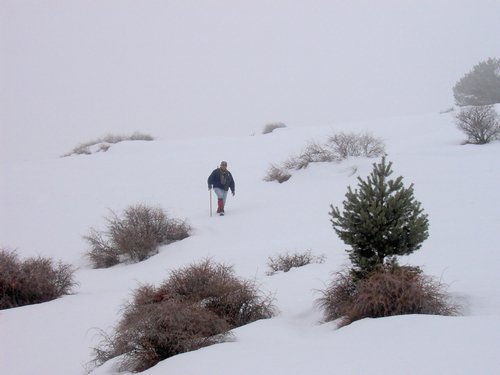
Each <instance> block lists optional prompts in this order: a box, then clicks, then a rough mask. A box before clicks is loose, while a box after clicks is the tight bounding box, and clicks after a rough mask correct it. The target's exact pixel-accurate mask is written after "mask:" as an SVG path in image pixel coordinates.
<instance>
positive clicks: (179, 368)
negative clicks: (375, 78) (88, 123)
mask: <svg viewBox="0 0 500 375" xmlns="http://www.w3.org/2000/svg"><path fill="white" fill-rule="evenodd" d="M367 130H369V131H370V132H372V134H373V135H374V136H376V137H380V138H382V139H383V140H384V142H385V144H386V151H387V153H388V160H390V161H392V162H393V170H394V174H395V175H396V176H399V175H402V176H403V177H404V183H405V185H409V184H410V183H414V184H415V197H416V199H417V200H419V201H420V202H422V206H423V208H424V210H425V212H426V213H427V214H428V215H429V220H430V231H429V232H430V237H429V239H428V240H427V241H425V242H424V244H423V247H422V248H421V249H420V250H418V251H417V252H416V253H414V254H413V255H412V256H409V257H406V258H405V259H402V260H401V262H402V263H409V264H412V265H419V266H422V267H423V268H424V270H425V272H426V273H427V274H430V275H433V276H436V277H438V278H441V280H442V281H443V282H444V283H446V284H449V286H450V287H449V291H450V292H451V293H452V295H453V296H454V298H455V299H456V300H457V301H458V302H459V303H460V304H461V305H462V306H463V312H462V315H461V316H459V317H439V316H416V315H408V316H400V317H391V318H383V319H365V320H362V321H359V322H355V323H353V324H351V325H349V326H346V327H344V328H341V329H337V328H336V326H335V325H334V324H333V323H328V324H322V323H321V319H322V316H321V312H320V311H319V310H317V309H316V308H315V307H314V301H315V300H316V299H317V298H318V297H319V294H318V292H317V290H318V289H323V288H324V287H325V284H326V283H327V282H328V281H329V280H330V278H331V274H332V273H333V272H335V271H338V270H339V269H340V268H341V267H342V266H343V265H345V264H346V263H347V256H346V253H345V251H344V249H345V247H346V246H345V245H344V244H343V243H342V242H341V241H340V240H339V239H338V238H337V237H336V235H335V233H334V231H333V229H332V228H331V224H330V222H329V216H328V211H329V206H330V204H333V205H335V206H340V205H341V204H342V201H343V199H344V194H345V192H346V189H347V186H349V185H350V186H353V187H354V186H355V185H356V178H357V176H361V177H363V178H364V177H365V176H367V175H368V174H369V173H370V171H371V168H372V163H374V162H376V161H378V160H377V159H365V158H355V159H348V160H346V161H344V162H342V163H340V164H334V163H330V164H327V163H318V164H313V165H311V166H310V167H309V168H307V169H305V170H301V171H297V172H294V173H293V176H292V178H291V179H290V180H289V181H288V182H285V183H283V184H278V183H271V182H264V181H263V177H264V175H265V174H266V172H267V169H268V167H269V165H270V164H271V163H273V162H274V163H279V162H282V161H284V160H285V159H287V158H288V157H289V156H291V155H292V154H296V153H298V152H300V151H301V149H302V148H303V147H304V146H305V145H306V144H307V143H308V142H309V141H311V140H318V141H324V140H325V139H326V137H327V136H329V135H331V134H332V133H334V132H338V131H367ZM463 139H464V136H463V134H461V133H460V132H459V131H458V130H457V129H456V127H455V125H454V122H453V118H452V114H428V115H422V116H413V117H399V118H388V119H385V120H373V121H367V122H358V123H344V124H341V125H338V126H337V127H335V128H333V127H309V128H300V127H287V128H284V129H278V130H275V131H274V132H273V133H271V134H267V135H261V134H257V135H255V136H239V137H223V136H218V137H206V138H198V139H190V140H177V141H176V140H168V139H159V140H156V141H153V142H141V141H137V142H123V143H119V144H116V145H113V146H112V147H111V148H110V149H109V151H107V152H102V153H96V154H93V155H88V156H71V157H66V158H58V157H53V158H46V159H43V160H40V159H33V160H28V161H24V162H14V163H2V164H0V168H1V169H0V180H1V184H0V206H1V212H0V246H2V247H4V248H11V249H17V251H18V253H19V254H20V255H21V256H22V257H27V256H32V255H37V254H40V255H42V256H48V257H53V258H55V259H61V260H63V261H64V262H69V263H71V264H73V265H75V266H77V267H78V271H77V273H76V278H77V281H78V282H79V287H77V288H76V289H75V293H74V294H73V295H69V296H64V297H62V298H60V299H58V300H55V301H52V302H48V303H43V304H39V305H32V306H26V307H21V308H15V309H9V310H2V311H0V373H1V374H5V375H33V374H46V375H68V374H75V375H78V374H84V373H85V368H84V367H85V365H86V363H87V362H89V361H90V360H91V348H92V347H95V346H96V345H97V343H98V341H99V336H98V330H99V329H103V330H106V331H108V332H109V331H110V330H111V328H112V327H113V326H114V325H115V324H116V323H117V321H118V319H119V316H120V311H121V310H120V309H121V307H122V306H123V304H124V303H125V302H126V301H127V300H128V299H129V298H130V296H131V293H132V291H133V290H134V289H135V288H136V287H137V286H138V285H139V284H141V283H154V284H159V283H160V282H161V281H163V280H164V279H165V278H166V277H167V276H168V272H169V270H172V269H177V268H179V267H181V266H184V265H187V264H190V263H192V262H194V261H199V260H201V259H203V258H207V257H210V258H212V259H214V260H216V261H221V262H225V263H228V264H232V265H234V269H235V273H236V274H237V275H238V276H240V277H244V278H249V279H254V280H256V282H257V283H258V285H259V286H260V287H261V289H262V290H263V291H265V292H269V293H272V294H274V296H275V303H276V306H277V307H278V309H279V310H280V313H279V314H278V315H277V316H276V317H275V318H272V319H268V320H262V321H258V322H255V323H253V324H250V325H247V326H244V327H241V328H238V329H236V330H235V331H234V340H233V341H230V342H226V343H223V344H219V345H215V346H212V347H208V348H205V349H201V350H198V351H195V352H191V353H186V354H182V355H179V356H176V357H172V358H170V359H168V360H165V361H163V362H161V363H159V364H158V365H157V366H155V367H153V368H151V369H150V370H147V371H146V372H144V374H146V375H156V374H158V375H159V374H182V375H198V374H202V373H203V374H208V375H211V374H213V375H216V374H217V375H221V374H227V375H230V374H231V375H234V374H248V375H250V374H273V375H278V374H279V375H281V374H283V375H285V374H286V375H291V374H318V375H330V374H339V375H342V374H345V375H347V374H374V375H382V374H384V375H386V374H415V375H417V374H419V375H420V374H426V375H442V374H454V375H457V374H458V375H460V374H462V375H471V374H482V375H494V374H498V373H499V371H500V356H499V352H498V348H500V276H499V272H498V270H499V268H500V253H499V251H498V244H497V243H498V242H497V236H498V230H499V225H500V221H499V216H498V213H499V212H500V199H499V197H498V193H497V191H498V187H499V184H500V168H499V160H500V158H499V155H500V143H499V142H495V143H493V144H489V145H485V146H473V145H467V146H463V145H460V143H461V142H462V140H463ZM82 141H84V140H82ZM221 160H227V161H228V164H229V166H228V168H229V170H230V171H231V172H232V174H233V176H234V178H235V180H236V196H235V197H231V196H230V197H228V202H227V208H226V216H225V217H218V216H213V217H210V216H209V198H210V195H209V192H208V191H207V187H206V179H207V177H208V175H209V173H210V172H211V171H212V170H213V169H214V168H215V167H216V166H217V165H218V163H219V162H220V161H221ZM353 172H354V173H353ZM137 203H146V204H152V205H161V206H162V207H163V208H164V209H165V210H166V211H167V212H168V213H170V214H171V215H172V216H175V217H181V218H186V219H187V220H188V221H189V223H190V224H191V226H192V227H193V234H192V236H191V237H189V238H187V239H185V240H183V241H180V242H176V243H174V244H171V245H168V246H164V247H162V248H161V249H160V252H159V254H158V255H156V256H153V257H151V258H150V259H148V260H146V261H144V262H142V263H137V264H132V265H119V266H115V267H113V268H110V269H101V270H95V269H92V268H90V267H89V265H88V264H87V262H86V261H85V259H84V258H83V257H82V254H83V253H84V252H85V250H86V249H87V248H86V246H87V245H86V243H85V241H84V240H83V239H82V236H83V235H85V234H87V233H88V230H89V228H90V227H95V228H99V227H102V226H103V224H104V217H105V216H106V215H107V214H108V213H109V211H108V210H109V209H112V210H114V211H116V212H119V211H120V210H122V209H123V208H125V207H127V206H129V205H132V204H137ZM305 250H311V251H312V253H313V254H314V255H322V254H324V255H325V256H326V261H325V262H324V263H323V264H312V265H308V266H305V267H302V268H297V269H292V270H291V271H290V272H287V273H278V274H276V275H273V276H267V275H266V274H267V271H268V267H267V261H268V257H269V256H273V255H276V254H278V253H284V252H287V251H289V252H295V251H305ZM116 373H117V372H116V369H115V362H114V361H110V362H108V363H106V364H105V365H104V366H102V367H100V368H97V369H95V370H94V371H93V372H92V374H93V375H104V374H106V375H111V374H116Z"/></svg>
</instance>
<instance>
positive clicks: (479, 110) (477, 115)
mask: <svg viewBox="0 0 500 375" xmlns="http://www.w3.org/2000/svg"><path fill="white" fill-rule="evenodd" d="M456 123H457V127H458V128H459V129H460V130H462V131H463V132H464V133H465V135H466V136H467V142H468V143H473V144H480V145H481V144H486V143H490V142H491V141H493V140H495V139H498V138H499V137H500V120H499V118H498V114H497V113H496V111H495V108H494V107H493V105H483V106H475V107H468V108H465V109H462V110H461V111H460V112H459V113H458V115H457V116H456Z"/></svg>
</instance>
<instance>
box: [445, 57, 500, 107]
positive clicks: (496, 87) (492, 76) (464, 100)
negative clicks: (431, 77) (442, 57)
mask: <svg viewBox="0 0 500 375" xmlns="http://www.w3.org/2000/svg"><path fill="white" fill-rule="evenodd" d="M453 96H454V97H455V102H456V103H457V105H459V106H466V105H488V104H495V103H500V59H492V58H489V59H488V60H487V61H481V62H480V63H478V64H477V65H475V66H474V68H473V69H472V71H470V72H469V73H467V74H466V75H465V76H463V77H462V78H461V79H460V80H459V81H458V82H457V83H456V84H455V86H454V87H453Z"/></svg>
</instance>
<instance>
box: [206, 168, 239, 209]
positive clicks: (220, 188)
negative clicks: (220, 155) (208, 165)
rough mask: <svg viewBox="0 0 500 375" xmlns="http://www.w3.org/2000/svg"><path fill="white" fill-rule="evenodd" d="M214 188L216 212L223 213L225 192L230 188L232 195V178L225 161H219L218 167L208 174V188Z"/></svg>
mask: <svg viewBox="0 0 500 375" xmlns="http://www.w3.org/2000/svg"><path fill="white" fill-rule="evenodd" d="M212 187H213V188H214V191H215V195H217V213H218V214H220V215H224V205H225V204H226V197H227V192H228V190H229V189H231V193H232V194H233V196H234V192H235V190H234V179H233V176H232V174H231V172H229V171H228V170H227V162H226V161H221V163H220V167H219V168H217V169H214V171H213V172H212V173H211V174H210V176H208V190H210V189H212Z"/></svg>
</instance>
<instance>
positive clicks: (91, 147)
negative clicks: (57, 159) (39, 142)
mask: <svg viewBox="0 0 500 375" xmlns="http://www.w3.org/2000/svg"><path fill="white" fill-rule="evenodd" d="M153 140H154V137H152V136H151V135H149V134H144V133H140V132H135V133H133V134H132V135H117V134H108V135H106V136H104V137H101V138H97V139H94V140H92V141H88V142H84V143H81V144H79V145H78V146H76V147H75V148H74V149H73V150H72V151H71V152H69V153H67V154H64V155H62V157H66V156H71V155H91V154H92V153H93V151H94V152H106V151H108V150H109V148H110V147H111V145H112V144H116V143H120V142H125V141H153Z"/></svg>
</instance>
